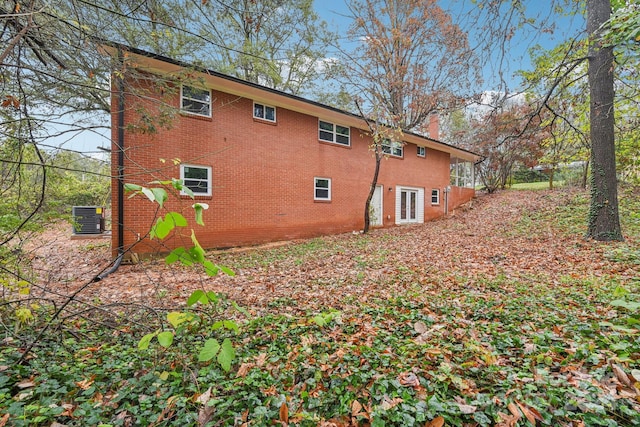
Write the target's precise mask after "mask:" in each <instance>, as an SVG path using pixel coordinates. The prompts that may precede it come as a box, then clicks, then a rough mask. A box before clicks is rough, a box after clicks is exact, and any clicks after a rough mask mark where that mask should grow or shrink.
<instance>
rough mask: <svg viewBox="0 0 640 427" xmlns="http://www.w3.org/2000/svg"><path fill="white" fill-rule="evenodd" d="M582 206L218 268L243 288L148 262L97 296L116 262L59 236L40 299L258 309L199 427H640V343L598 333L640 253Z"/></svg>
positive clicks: (330, 242) (321, 242)
mask: <svg viewBox="0 0 640 427" xmlns="http://www.w3.org/2000/svg"><path fill="white" fill-rule="evenodd" d="M580 203H582V204H584V203H586V198H585V194H584V193H582V192H579V191H577V190H568V191H555V192H550V191H536V192H516V191H506V192H501V193H498V194H494V195H481V196H480V197H478V198H477V199H475V200H474V201H473V202H471V203H470V204H468V205H467V206H465V207H464V208H462V209H458V210H456V211H455V212H454V213H453V214H452V215H451V216H449V217H446V218H442V219H439V220H435V221H432V222H429V223H426V224H420V225H415V226H405V227H394V228H390V229H381V230H374V231H373V232H371V233H370V234H367V235H360V234H358V233H356V234H352V233H349V234H344V235H339V236H328V237H322V238H317V239H309V240H304V241H295V242H283V243H281V244H277V245H269V246H268V247H263V248H260V247H257V248H245V249H243V250H231V251H217V252H211V253H210V254H209V257H210V258H211V259H213V260H215V262H216V263H217V264H220V265H225V266H228V267H230V268H232V269H234V270H235V271H236V276H234V277H229V276H225V275H219V276H216V277H213V278H211V277H207V276H205V275H203V274H202V273H201V272H200V271H198V270H194V269H189V268H182V267H180V268H176V267H175V266H166V265H165V264H164V263H163V262H162V261H143V262H141V263H140V264H138V265H125V266H121V267H120V269H119V270H118V271H117V272H115V273H113V274H111V275H109V276H107V277H106V278H105V279H104V280H102V281H100V282H97V283H91V284H89V281H90V280H91V278H92V277H94V276H95V274H96V273H97V272H99V271H100V269H102V268H105V266H107V265H108V262H109V257H110V250H109V248H108V247H107V246H105V245H104V244H102V243H98V244H96V245H93V246H91V244H90V243H87V242H86V241H70V240H68V239H67V238H66V236H65V234H64V233H61V232H60V230H59V229H58V230H50V231H48V232H47V233H45V235H44V236H43V238H42V239H41V241H46V242H47V244H46V245H40V246H39V247H37V248H35V247H34V249H33V252H32V254H31V256H32V257H33V259H34V265H35V266H36V267H37V268H38V271H39V272H40V277H41V281H40V282H39V284H38V286H37V289H34V290H33V293H32V295H34V296H35V295H37V296H41V297H45V298H52V299H55V298H59V299H62V300H63V299H64V298H65V296H67V295H69V294H71V293H72V292H75V291H78V290H80V289H82V287H83V286H85V288H84V289H82V291H81V292H80V293H79V294H78V295H77V297H76V300H77V301H80V302H83V303H84V304H86V305H88V306H96V305H98V306H100V307H101V309H104V308H109V309H112V310H116V311H117V310H127V309H130V307H138V306H142V307H145V308H147V309H148V310H149V311H150V312H154V310H157V309H160V308H170V307H175V306H183V305H184V302H185V301H186V298H187V297H188V295H189V294H190V293H191V292H192V291H193V290H195V289H203V290H205V291H214V292H216V293H218V294H220V295H224V296H225V297H226V298H227V299H228V300H232V301H235V302H237V303H238V304H239V305H240V306H242V307H243V308H245V309H246V310H247V311H248V312H249V313H250V316H249V317H248V318H247V317H246V316H243V315H240V314H237V313H236V314H231V315H236V316H238V318H239V319H241V320H242V321H244V322H246V323H245V326H244V328H245V329H244V330H243V332H242V334H241V335H240V336H239V337H237V338H234V339H236V340H238V342H237V346H238V351H239V353H238V354H239V359H238V360H237V363H236V365H235V366H234V369H233V370H232V372H231V373H230V374H229V376H228V377H224V380H221V379H220V378H218V380H220V384H224V386H223V385H216V384H212V383H206V382H205V383H203V384H201V385H200V381H204V380H203V379H201V378H198V381H197V384H198V387H201V388H204V389H206V388H207V387H210V386H213V390H212V391H211V393H214V394H215V393H217V395H216V396H217V397H216V399H217V402H218V405H222V407H220V408H219V409H217V410H216V411H215V412H214V411H213V410H212V409H211V410H210V409H208V406H207V405H206V404H205V403H203V402H199V401H198V402H197V404H198V406H197V410H196V411H197V414H198V419H199V423H201V425H204V424H202V423H205V422H207V421H210V420H212V419H213V418H212V417H224V416H225V415H224V410H225V409H224V408H227V409H226V410H228V411H229V413H228V414H227V415H226V416H227V417H231V416H230V415H229V414H230V413H236V414H240V413H242V414H243V415H242V417H240V418H238V419H237V420H236V422H237V423H239V424H242V425H245V424H246V425H249V424H251V422H253V423H254V424H251V425H257V424H260V422H263V421H264V422H265V423H266V422H267V421H266V420H269V423H270V424H272V423H281V424H298V423H299V424H304V422H307V421H309V420H311V421H309V422H308V423H307V424H305V425H326V426H329V425H340V426H348V425H368V424H367V423H373V422H374V420H376V419H377V420H384V422H386V424H387V425H425V426H430V427H441V426H443V425H445V420H446V422H447V425H448V424H451V425H465V426H473V425H499V426H516V425H524V423H529V424H532V425H539V424H552V425H562V426H565V425H566V426H568V425H579V424H580V423H584V421H585V420H586V421H587V422H586V423H584V424H585V425H589V423H588V421H589V420H590V419H594V420H595V419H598V418H600V419H601V418H603V417H604V418H610V419H612V420H616V421H615V422H618V423H619V424H618V425H625V424H624V423H629V424H628V425H640V416H639V415H638V410H639V409H640V405H639V402H640V400H639V396H640V387H639V383H638V381H639V380H640V378H638V375H639V372H640V371H639V369H640V366H638V359H639V358H640V357H639V356H640V354H639V352H640V350H639V349H638V344H637V337H636V338H633V337H631V338H628V337H627V335H625V334H626V332H624V331H618V330H614V329H613V328H611V327H610V326H606V325H602V322H603V321H606V322H613V321H615V320H618V319H619V318H620V316H619V313H620V312H619V311H617V310H615V309H614V308H613V307H611V306H610V305H609V304H608V303H609V302H610V301H611V300H612V299H613V296H612V295H613V293H614V292H616V289H618V288H620V287H626V288H628V289H629V290H630V292H631V293H632V294H634V295H635V294H636V293H637V292H638V286H639V284H638V280H637V278H638V277H640V268H639V263H638V262H636V261H634V259H633V258H632V257H629V258H628V259H623V258H624V257H620V256H617V258H616V259H613V258H612V257H611V256H608V254H610V253H611V251H612V250H614V251H615V250H620V251H622V253H623V254H624V251H627V248H629V247H632V248H633V247H634V246H635V247H637V246H638V240H637V236H635V235H632V236H628V237H627V241H626V242H624V243H610V244H604V243H599V242H594V241H585V240H584V239H583V238H582V236H583V234H584V227H583V226H582V225H580V224H577V223H576V221H575V218H567V217H564V216H563V212H564V209H565V208H566V207H567V206H570V207H571V206H572V207H575V206H577V205H578V204H580ZM585 212H586V207H585ZM585 218H586V216H585ZM226 314H229V313H226ZM119 333H122V334H123V335H126V334H127V332H126V331H125V329H122V330H121V332H119ZM86 348H88V347H85V349H86ZM103 350H106V348H105V349H103V348H100V347H96V350H95V351H90V352H89V353H91V355H90V357H92V358H93V357H97V356H95V355H94V354H93V353H99V352H100V351H103ZM85 351H87V350H85ZM173 362H175V361H173ZM173 362H172V363H173ZM166 369H167V370H170V369H172V368H166ZM190 375H196V374H190ZM82 381H85V382H82ZM86 381H87V380H86V379H81V380H78V383H77V384H76V385H77V387H79V388H80V389H81V390H82V389H83V388H84V387H90V386H91V383H90V382H86ZM166 381H169V380H166ZM224 387H229V388H230V389H226V388H224ZM210 390H211V389H210ZM229 390H231V391H229ZM238 391H241V393H240V394H239V395H241V396H243V397H242V399H252V400H251V402H253V403H251V405H254V404H255V405H257V406H256V408H258V409H255V410H254V406H251V408H247V407H243V406H242V404H243V401H242V400H240V401H234V398H233V397H229V396H233V395H234V393H235V392H238ZM207 392H210V391H209V390H207ZM105 395H106V393H105ZM209 397H210V396H207V401H208V399H209ZM248 402H249V400H247V403H246V404H247V405H249V403H248ZM225 405H226V406H225ZM244 410H248V411H249V412H247V413H246V414H245V413H243V412H242V411H244ZM118 414H119V415H118V416H121V417H127V418H128V417H130V416H131V414H130V413H128V412H126V411H121V412H119V413H118ZM123 414H125V415H123ZM159 415H160V416H162V417H165V416H167V414H164V413H160V414H159ZM260 417H263V418H260ZM156 419H158V417H157V416H156V418H155V419H154V421H155V420H156ZM261 420H262V421H261ZM631 423H636V424H631Z"/></svg>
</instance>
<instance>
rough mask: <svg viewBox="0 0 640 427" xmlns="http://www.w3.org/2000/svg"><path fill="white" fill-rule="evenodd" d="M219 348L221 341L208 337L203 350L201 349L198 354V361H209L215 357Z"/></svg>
mask: <svg viewBox="0 0 640 427" xmlns="http://www.w3.org/2000/svg"><path fill="white" fill-rule="evenodd" d="M219 350H220V343H218V340H217V339H215V338H210V339H208V340H207V341H206V342H205V343H204V346H203V347H202V350H200V354H199V355H198V361H199V362H208V361H209V360H211V359H213V358H214V357H215V355H216V354H217V353H218V351H219Z"/></svg>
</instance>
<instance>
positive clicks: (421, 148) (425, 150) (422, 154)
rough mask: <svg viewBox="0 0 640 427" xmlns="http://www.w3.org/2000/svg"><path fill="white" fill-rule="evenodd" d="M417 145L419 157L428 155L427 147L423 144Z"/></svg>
mask: <svg viewBox="0 0 640 427" xmlns="http://www.w3.org/2000/svg"><path fill="white" fill-rule="evenodd" d="M417 147H418V148H417V150H416V152H417V153H418V157H427V147H423V146H422V145H418V146H417ZM421 152H422V153H421Z"/></svg>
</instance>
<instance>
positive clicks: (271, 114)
mask: <svg viewBox="0 0 640 427" xmlns="http://www.w3.org/2000/svg"><path fill="white" fill-rule="evenodd" d="M253 117H255V118H256V119H262V120H267V121H269V122H275V121H276V107H271V106H269V105H264V104H258V103H257V102H256V103H254V104H253Z"/></svg>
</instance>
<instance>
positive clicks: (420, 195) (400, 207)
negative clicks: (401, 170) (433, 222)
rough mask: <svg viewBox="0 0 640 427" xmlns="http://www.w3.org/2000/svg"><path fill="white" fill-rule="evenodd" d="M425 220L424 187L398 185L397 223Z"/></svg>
mask: <svg viewBox="0 0 640 427" xmlns="http://www.w3.org/2000/svg"><path fill="white" fill-rule="evenodd" d="M420 222H424V188H411V187H396V224H408V223H420Z"/></svg>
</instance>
